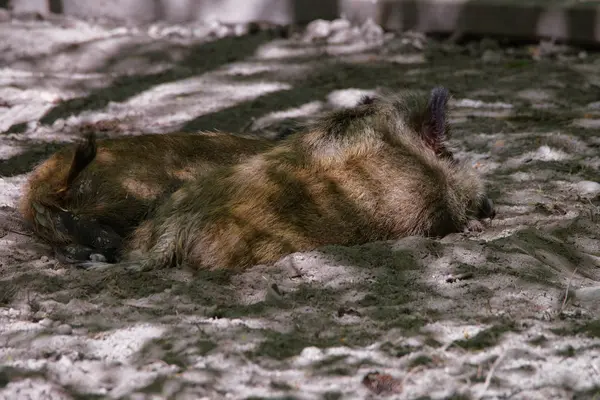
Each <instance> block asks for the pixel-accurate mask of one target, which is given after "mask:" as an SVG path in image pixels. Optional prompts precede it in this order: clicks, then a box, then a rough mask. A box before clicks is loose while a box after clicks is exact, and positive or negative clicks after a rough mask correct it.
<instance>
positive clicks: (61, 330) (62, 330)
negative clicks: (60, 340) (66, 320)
mask: <svg viewBox="0 0 600 400" xmlns="http://www.w3.org/2000/svg"><path fill="white" fill-rule="evenodd" d="M71 332H73V328H71V325H68V324H61V325H59V326H58V327H57V328H56V333H58V334H59V335H70V334H71Z"/></svg>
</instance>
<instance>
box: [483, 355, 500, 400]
mask: <svg viewBox="0 0 600 400" xmlns="http://www.w3.org/2000/svg"><path fill="white" fill-rule="evenodd" d="M506 353H507V351H504V353H502V354H500V356H499V357H498V358H497V359H496V361H494V364H492V368H490V372H488V374H487V376H486V378H485V383H484V384H483V389H481V393H480V394H479V398H480V399H481V398H482V397H483V395H484V394H485V392H487V390H488V388H489V387H490V383H491V382H492V378H493V377H494V374H495V373H496V369H498V366H499V365H500V363H501V362H502V360H503V359H504V357H505V356H506Z"/></svg>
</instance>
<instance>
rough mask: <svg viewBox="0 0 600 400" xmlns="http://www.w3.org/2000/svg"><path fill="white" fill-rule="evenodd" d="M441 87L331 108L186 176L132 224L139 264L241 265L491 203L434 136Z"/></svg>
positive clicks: (425, 231)
mask: <svg viewBox="0 0 600 400" xmlns="http://www.w3.org/2000/svg"><path fill="white" fill-rule="evenodd" d="M447 100H448V92H447V91H446V90H445V89H443V88H436V89H434V90H433V91H432V93H431V95H430V96H429V98H427V96H418V95H414V94H412V95H405V96H402V97H395V96H390V97H376V98H370V99H368V100H366V101H363V102H361V104H359V105H358V106H357V107H354V108H350V109H344V110H341V111H335V112H332V113H330V114H329V115H327V116H324V117H323V118H321V119H320V121H318V123H317V124H316V125H315V126H314V127H312V128H311V129H309V130H308V131H307V132H305V133H303V134H296V135H293V136H290V137H288V138H287V139H285V140H283V141H282V142H280V143H279V144H278V145H276V146H275V147H273V148H272V149H270V150H267V151H266V152H263V153H261V154H259V155H256V156H252V157H250V158H248V159H247V160H246V161H243V162H241V163H239V164H237V165H233V166H228V167H223V168H219V169H217V170H214V171H213V172H212V173H210V174H207V175H204V176H201V177H199V178H198V179H194V180H192V181H189V182H188V183H186V184H185V185H183V186H182V187H181V188H180V189H179V190H178V191H176V192H175V193H173V194H172V195H171V196H170V198H169V199H168V200H167V201H166V202H165V203H164V204H162V205H161V206H160V207H159V208H158V209H157V210H156V212H155V215H154V217H153V218H150V219H148V220H146V221H144V223H143V224H141V225H140V226H139V227H138V228H137V229H136V231H135V232H134V234H133V235H132V237H131V238H130V241H129V243H128V248H127V253H126V257H125V259H127V260H129V261H131V262H133V263H135V262H139V263H140V264H141V267H142V268H152V267H163V266H171V265H179V264H187V265H189V266H191V267H195V268H208V269H218V268H243V267H248V266H251V265H255V264H262V263H270V262H273V261H275V260H277V259H279V258H280V257H282V256H284V255H286V254H289V253H292V252H296V251H307V250H311V249H314V248H317V247H319V246H322V245H327V244H339V245H357V244H361V243H365V242H370V241H376V240H387V239H394V238H400V237H403V236H408V235H429V236H444V235H446V234H449V233H451V232H459V231H462V230H463V229H465V228H466V227H467V226H468V224H469V222H471V221H475V220H477V219H478V218H485V217H493V206H492V203H491V201H489V200H488V199H487V197H486V196H485V194H484V193H485V192H484V185H483V183H482V181H481V179H480V178H479V176H478V175H477V174H476V172H475V171H474V170H473V169H472V168H471V167H470V166H467V165H464V164H461V163H459V162H457V161H456V160H454V158H453V157H452V154H451V153H450V152H449V151H448V149H447V148H446V146H445V140H446V137H447V134H448V126H447V117H446V104H447Z"/></svg>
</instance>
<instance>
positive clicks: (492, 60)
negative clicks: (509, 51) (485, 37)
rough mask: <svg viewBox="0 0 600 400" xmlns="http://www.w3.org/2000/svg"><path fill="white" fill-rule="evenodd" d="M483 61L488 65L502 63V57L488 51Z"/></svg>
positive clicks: (484, 53)
mask: <svg viewBox="0 0 600 400" xmlns="http://www.w3.org/2000/svg"><path fill="white" fill-rule="evenodd" d="M481 61H483V62H484V63H487V64H496V63H499V62H500V61H502V55H501V54H500V53H499V52H497V51H494V50H486V51H484V52H483V55H482V56H481Z"/></svg>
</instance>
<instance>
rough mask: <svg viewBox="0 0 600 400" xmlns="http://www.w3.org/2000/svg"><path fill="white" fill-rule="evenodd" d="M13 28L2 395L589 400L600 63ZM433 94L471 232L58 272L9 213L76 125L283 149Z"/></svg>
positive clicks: (0, 60) (594, 335) (23, 22)
mask: <svg viewBox="0 0 600 400" xmlns="http://www.w3.org/2000/svg"><path fill="white" fill-rule="evenodd" d="M5 17H6V16H5ZM4 19H5V21H4V22H1V23H0V38H1V39H2V40H1V41H0V49H1V51H0V132H1V134H0V159H1V160H2V161H0V206H3V214H2V215H3V216H4V217H3V219H4V220H3V221H2V222H3V224H2V226H3V228H2V231H1V232H0V236H1V237H0V397H2V398H7V399H26V398H32V399H83V398H86V399H88V398H132V399H162V398H177V399H199V398H206V399H223V398H232V399H246V398H255V399H256V398H278V399H284V398H285V399H352V398H378V397H379V396H388V398H399V399H416V398H421V399H424V398H431V399H450V398H453V399H477V398H486V399H493V398H511V399H593V398H598V397H599V396H600V294H598V293H599V292H600V290H597V289H596V286H599V285H600V227H599V225H598V221H599V220H600V196H599V194H600V183H599V181H600V178H599V171H598V170H599V167H600V151H599V148H600V135H598V133H597V132H598V129H599V128H600V54H597V53H592V52H586V51H581V50H577V49H574V48H565V47H561V46H556V45H553V44H549V43H542V44H540V45H533V46H521V45H520V46H513V47H510V46H505V45H503V46H500V45H499V44H498V42H495V41H493V40H487V39H486V40H482V41H477V42H470V43H464V44H460V45H458V44H452V43H450V42H440V41H433V40H427V39H425V38H423V37H422V36H420V35H417V34H410V33H408V34H404V35H393V34H383V33H382V32H381V31H380V30H379V29H377V27H376V26H372V25H367V26H363V27H348V26H347V24H345V23H344V22H343V21H342V22H340V21H338V22H337V25H335V24H334V26H333V27H332V26H331V25H328V24H321V25H319V24H313V26H312V27H311V29H309V30H307V31H301V32H299V33H296V34H294V35H292V36H290V37H281V34H282V32H280V31H273V30H270V31H268V30H267V31H265V30H262V31H259V32H255V33H253V34H249V35H245V36H239V37H238V36H236V35H235V33H236V29H232V28H231V27H229V28H228V27H223V26H219V25H212V26H200V25H197V26H196V25H186V26H165V25H151V26H143V27H124V26H118V25H116V24H112V23H110V22H108V21H87V22H86V21H82V20H75V19H62V18H52V19H51V20H48V19H40V18H31V17H28V18H24V17H21V18H11V17H10V16H8V17H6V18H4ZM233 28H235V27H233ZM238 30H239V29H238ZM239 31H240V32H241V30H239ZM238 33H239V32H238ZM435 85H444V86H446V87H448V88H449V89H450V90H451V92H452V94H453V96H454V99H453V101H452V103H451V104H452V107H453V114H452V123H453V137H452V140H451V143H452V145H453V146H454V147H455V149H456V154H457V155H458V156H459V157H461V158H463V159H466V160H468V161H469V162H471V163H472V164H473V166H474V167H475V168H477V169H478V170H479V171H480V172H481V173H482V174H483V175H484V176H485V178H486V180H487V182H488V185H489V189H490V196H491V197H492V198H493V200H494V201H495V203H496V205H497V212H498V216H497V218H496V219H495V220H494V221H493V223H492V225H491V226H489V227H488V228H487V229H486V230H485V232H483V233H481V234H475V235H463V234H456V235H450V236H447V237H445V238H443V239H441V240H432V239H425V238H418V237H410V238H405V239H402V240H398V241H394V242H381V243H371V244H366V245H363V246H357V247H335V246H333V247H327V248H322V249H319V250H317V251H313V252H309V253H301V254H292V255H290V256H288V257H285V258H283V259H282V260H280V261H278V262H277V263H275V264H274V265H268V266H256V267H254V268H252V269H250V270H248V271H247V272H246V273H244V274H242V275H237V276H227V275H226V274H223V273H217V272H213V273H207V272H205V273H199V274H196V275H193V274H191V273H189V272H187V271H184V270H168V271H156V272H146V273H134V272H125V271H122V270H119V269H114V270H109V271H87V270H82V269H77V268H74V267H72V266H68V265H63V264H61V263H60V262H59V261H57V259H56V258H55V257H54V254H53V252H52V251H51V250H50V249H49V248H48V247H47V246H46V245H44V244H43V243H41V242H39V241H38V240H36V239H35V238H33V237H31V236H30V235H29V234H28V233H27V232H26V231H24V230H22V229H21V227H19V224H18V221H13V220H12V219H11V218H12V217H11V215H12V214H13V213H12V208H11V207H13V206H14V205H15V202H16V201H17V199H18V197H19V194H20V185H21V184H22V183H23V182H24V180H25V178H26V177H27V173H28V172H29V171H30V170H31V168H32V167H33V166H34V165H35V164H36V163H37V162H39V161H41V160H43V159H44V157H46V156H47V155H49V154H50V153H51V152H52V151H54V150H55V149H58V148H59V147H61V146H64V145H68V144H69V143H72V142H73V141H74V140H76V139H77V138H78V137H79V132H80V130H79V128H80V126H81V125H83V124H86V123H98V122H100V124H99V125H98V126H99V127H100V128H102V129H103V131H102V132H101V133H102V135H106V136H120V135H131V134H139V133H140V132H142V131H144V132H155V133H168V132H170V131H176V130H179V131H181V130H183V131H199V130H224V131H236V132H241V131H244V132H247V133H254V134H256V135H264V136H268V137H272V138H273V137H277V136H278V135H285V134H287V133H289V132H292V131H294V130H296V129H298V127H299V126H301V124H302V123H303V122H306V121H307V120H310V119H311V118H313V117H314V116H315V115H316V114H317V113H318V112H321V111H324V110H328V109H332V108H336V107H344V106H349V105H352V104H354V102H355V101H356V100H357V99H358V98H359V97H360V96H361V94H363V93H368V92H371V91H376V90H380V89H391V90H403V89H412V90H417V91H422V92H423V93H424V94H425V93H427V92H429V90H430V89H431V88H432V87H433V86H435ZM100 128H99V129H100ZM567 294H568V296H567ZM378 392H379V394H377V393H378Z"/></svg>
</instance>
